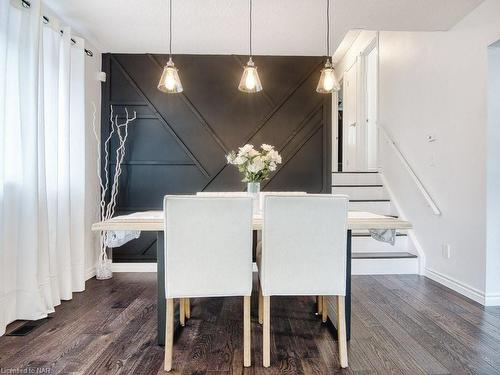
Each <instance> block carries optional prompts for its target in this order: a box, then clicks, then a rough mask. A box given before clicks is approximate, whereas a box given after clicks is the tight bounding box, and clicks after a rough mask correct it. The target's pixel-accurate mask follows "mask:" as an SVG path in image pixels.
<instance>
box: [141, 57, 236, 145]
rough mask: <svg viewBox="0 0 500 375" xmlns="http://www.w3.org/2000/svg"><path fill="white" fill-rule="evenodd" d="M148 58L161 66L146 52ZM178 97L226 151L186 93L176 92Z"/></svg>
mask: <svg viewBox="0 0 500 375" xmlns="http://www.w3.org/2000/svg"><path fill="white" fill-rule="evenodd" d="M147 56H148V57H149V59H150V60H151V61H153V62H154V63H155V64H156V65H157V66H158V67H159V68H160V69H161V68H163V67H162V66H161V64H160V62H159V61H158V60H157V58H156V57H155V56H153V55H151V54H150V53H148V54H147ZM178 95H179V96H180V98H182V101H183V102H184V103H185V104H186V105H187V107H188V108H189V109H190V111H191V112H193V114H194V115H195V116H196V118H197V119H198V121H200V123H201V125H202V126H203V127H204V128H205V129H206V130H207V132H208V133H209V134H210V136H211V137H212V138H213V139H214V141H215V142H216V143H217V144H218V145H219V147H220V148H222V150H224V153H226V154H227V153H228V152H229V149H228V147H227V146H226V145H225V144H224V142H223V141H222V139H220V137H219V136H218V135H217V133H216V132H215V131H214V129H213V128H212V126H211V125H210V124H209V123H208V121H207V120H205V117H203V115H202V114H201V112H200V111H198V109H197V108H196V107H195V106H194V105H193V102H191V100H190V99H189V98H188V97H187V95H186V94H185V93H184V92H181V93H180V94H178Z"/></svg>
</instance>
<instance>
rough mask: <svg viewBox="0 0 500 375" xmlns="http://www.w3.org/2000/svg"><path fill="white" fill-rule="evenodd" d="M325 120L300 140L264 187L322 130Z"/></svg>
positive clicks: (265, 182)
mask: <svg viewBox="0 0 500 375" xmlns="http://www.w3.org/2000/svg"><path fill="white" fill-rule="evenodd" d="M323 126H324V124H323V122H322V121H320V122H319V123H318V125H316V126H315V127H314V128H313V129H312V130H311V131H310V132H309V133H308V134H307V135H306V136H305V137H304V139H303V140H302V141H301V142H299V143H298V144H297V145H296V146H295V147H294V148H293V150H292V152H291V153H290V155H287V159H286V161H285V162H284V163H283V164H281V165H280V166H279V167H278V168H277V169H276V172H274V174H273V176H272V177H271V178H270V179H269V180H267V181H264V183H263V184H262V188H263V189H264V188H265V187H266V186H267V184H268V183H270V182H271V181H272V180H273V179H274V178H275V177H276V176H277V175H278V174H279V173H280V171H281V170H283V168H284V167H285V166H286V165H287V164H288V163H289V162H290V160H292V159H293V157H294V156H295V155H297V153H298V152H299V151H300V150H301V148H302V147H303V146H304V145H305V144H306V143H307V142H308V141H309V140H310V139H311V138H312V137H314V136H315V135H316V133H317V132H318V131H319V130H322V129H323Z"/></svg>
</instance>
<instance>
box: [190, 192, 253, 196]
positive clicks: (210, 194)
mask: <svg viewBox="0 0 500 375" xmlns="http://www.w3.org/2000/svg"><path fill="white" fill-rule="evenodd" d="M196 196H198V197H249V196H250V194H248V193H247V192H246V191H199V192H198V193H196Z"/></svg>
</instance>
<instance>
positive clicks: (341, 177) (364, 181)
mask: <svg viewBox="0 0 500 375" xmlns="http://www.w3.org/2000/svg"><path fill="white" fill-rule="evenodd" d="M332 184H333V185H378V184H380V176H379V174H378V172H333V174H332Z"/></svg>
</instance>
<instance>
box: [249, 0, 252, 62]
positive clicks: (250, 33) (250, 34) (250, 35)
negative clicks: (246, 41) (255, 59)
mask: <svg viewBox="0 0 500 375" xmlns="http://www.w3.org/2000/svg"><path fill="white" fill-rule="evenodd" d="M249 37H250V57H252V0H250V32H249Z"/></svg>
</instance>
